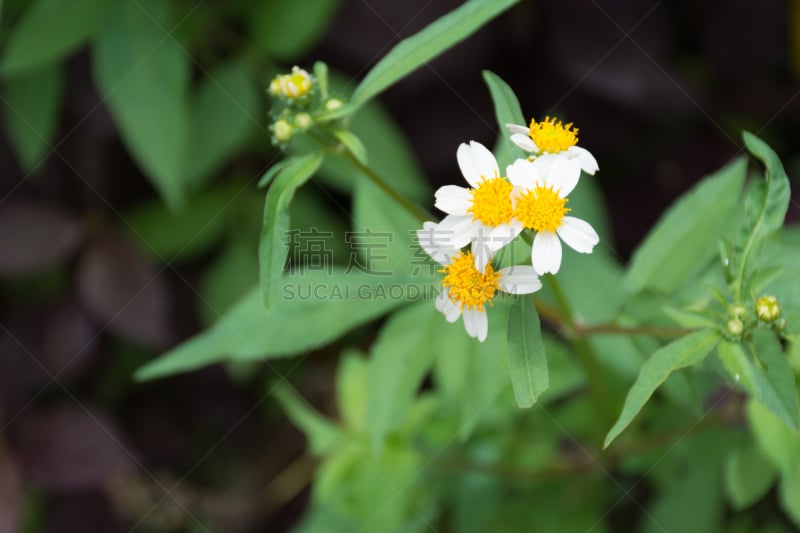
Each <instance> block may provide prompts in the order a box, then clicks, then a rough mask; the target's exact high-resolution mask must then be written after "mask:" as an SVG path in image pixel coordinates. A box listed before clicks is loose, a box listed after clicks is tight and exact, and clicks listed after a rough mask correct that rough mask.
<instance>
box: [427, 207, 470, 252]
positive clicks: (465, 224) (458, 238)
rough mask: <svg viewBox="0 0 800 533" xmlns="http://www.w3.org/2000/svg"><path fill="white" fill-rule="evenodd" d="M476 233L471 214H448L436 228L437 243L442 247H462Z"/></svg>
mask: <svg viewBox="0 0 800 533" xmlns="http://www.w3.org/2000/svg"><path fill="white" fill-rule="evenodd" d="M474 234H475V225H474V224H473V222H472V216H471V215H447V216H446V217H444V218H443V219H442V221H441V222H439V225H438V227H437V228H436V234H435V237H436V243H437V244H438V246H439V247H441V248H461V247H463V246H466V245H467V244H469V241H471V240H472V236H473V235H474Z"/></svg>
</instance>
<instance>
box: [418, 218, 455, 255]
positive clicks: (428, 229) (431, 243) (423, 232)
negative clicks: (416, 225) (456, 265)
mask: <svg viewBox="0 0 800 533" xmlns="http://www.w3.org/2000/svg"><path fill="white" fill-rule="evenodd" d="M438 232H439V225H438V224H436V223H434V222H425V223H423V224H422V229H420V230H417V242H418V243H419V246H420V248H422V249H423V250H425V253H427V254H428V255H429V256H431V259H433V260H434V261H436V262H437V263H439V264H440V265H449V264H450V263H451V262H452V261H453V256H455V255H456V254H458V253H459V250H458V249H456V248H451V247H447V246H442V243H441V240H442V238H441V235H440V234H439V233H438Z"/></svg>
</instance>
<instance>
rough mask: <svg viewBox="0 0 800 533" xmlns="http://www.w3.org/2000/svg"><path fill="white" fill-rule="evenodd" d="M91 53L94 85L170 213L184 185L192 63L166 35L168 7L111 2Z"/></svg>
mask: <svg viewBox="0 0 800 533" xmlns="http://www.w3.org/2000/svg"><path fill="white" fill-rule="evenodd" d="M112 4H113V5H112V7H111V8H110V9H111V10H110V12H109V17H108V19H107V22H106V23H105V24H104V25H103V26H102V28H101V29H100V31H99V32H98V35H97V39H96V42H95V46H94V47H93V49H92V53H93V58H92V59H93V65H92V71H93V73H94V77H95V81H96V82H97V85H98V88H99V89H100V92H101V93H102V94H103V95H104V96H106V97H107V99H106V100H105V103H106V106H108V109H109V111H110V112H111V115H112V117H113V118H114V121H115V122H116V124H117V127H118V128H119V131H120V134H121V135H122V139H123V141H124V142H125V146H126V147H127V148H128V150H129V151H130V153H131V155H132V156H133V158H134V159H135V160H136V162H137V163H138V165H139V166H140V167H141V169H142V170H143V171H144V173H145V174H146V175H147V177H148V178H149V179H150V180H151V181H152V182H153V185H154V186H155V187H156V189H158V191H159V192H160V193H161V196H162V198H163V199H164V200H165V201H166V202H167V204H169V205H170V207H173V208H176V207H180V206H181V205H182V203H183V199H184V189H185V185H186V183H185V182H186V168H185V166H186V153H187V152H186V151H187V147H188V142H189V140H188V137H189V109H188V93H189V75H190V69H189V61H190V59H189V57H188V56H187V55H186V54H185V53H184V51H183V50H181V47H180V45H179V44H178V43H177V42H176V41H175V40H174V38H173V37H171V36H170V35H169V34H168V31H169V30H168V29H165V28H168V27H169V24H170V22H169V16H168V9H167V5H166V4H165V3H163V2H159V1H158V0H137V1H136V2H113V3H112Z"/></svg>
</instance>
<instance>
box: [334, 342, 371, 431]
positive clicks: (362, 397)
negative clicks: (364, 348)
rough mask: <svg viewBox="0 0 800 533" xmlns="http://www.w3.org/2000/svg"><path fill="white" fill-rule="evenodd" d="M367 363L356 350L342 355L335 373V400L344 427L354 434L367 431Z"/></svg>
mask: <svg viewBox="0 0 800 533" xmlns="http://www.w3.org/2000/svg"><path fill="white" fill-rule="evenodd" d="M368 389H369V363H368V361H367V359H366V358H365V357H364V356H363V355H362V354H361V353H360V352H358V351H356V350H347V351H345V352H344V353H343V354H342V358H341V360H340V361H339V368H338V370H337V371H336V399H337V402H336V403H337V405H338V407H339V413H340V414H341V417H342V420H343V421H344V423H345V425H346V426H347V427H348V428H349V429H351V430H353V431H356V432H361V431H364V430H365V429H367V427H366V421H367V402H368V398H369V391H368Z"/></svg>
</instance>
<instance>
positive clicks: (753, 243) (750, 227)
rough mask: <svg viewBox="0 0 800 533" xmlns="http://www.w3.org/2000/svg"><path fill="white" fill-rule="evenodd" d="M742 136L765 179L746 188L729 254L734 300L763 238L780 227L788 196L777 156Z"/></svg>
mask: <svg viewBox="0 0 800 533" xmlns="http://www.w3.org/2000/svg"><path fill="white" fill-rule="evenodd" d="M743 136H744V144H745V145H746V146H747V149H748V150H749V151H750V153H751V154H753V155H754V156H755V157H757V158H758V159H759V160H760V161H761V162H762V163H763V164H764V167H765V168H766V172H765V176H764V178H765V179H764V180H759V181H758V182H757V183H756V184H755V186H753V187H751V188H750V191H749V194H748V195H747V197H746V198H745V202H744V220H743V222H742V226H741V228H740V229H739V237H738V239H737V241H736V249H735V251H734V254H733V269H732V270H733V277H734V279H733V289H734V293H735V296H736V300H737V301H738V300H740V299H741V296H742V292H743V291H744V290H745V287H744V281H745V278H746V276H747V271H748V265H749V262H750V259H751V257H752V256H753V255H754V254H755V252H756V251H757V250H758V248H759V247H760V246H761V244H762V243H763V242H764V240H765V239H766V238H767V237H769V236H770V235H772V234H773V233H775V232H776V231H777V230H778V229H780V227H781V226H783V219H784V217H785V216H786V211H787V210H788V208H789V199H790V195H791V192H790V190H789V178H788V177H787V176H786V171H785V170H784V169H783V165H782V164H781V161H780V159H778V156H777V154H776V153H775V152H774V151H773V150H772V149H771V148H770V147H769V146H767V144H766V143H765V142H764V141H762V140H761V139H759V138H758V137H756V136H755V135H753V134H752V133H748V132H744V134H743Z"/></svg>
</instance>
